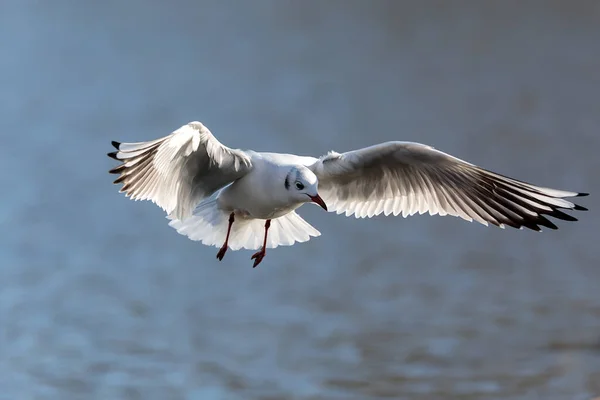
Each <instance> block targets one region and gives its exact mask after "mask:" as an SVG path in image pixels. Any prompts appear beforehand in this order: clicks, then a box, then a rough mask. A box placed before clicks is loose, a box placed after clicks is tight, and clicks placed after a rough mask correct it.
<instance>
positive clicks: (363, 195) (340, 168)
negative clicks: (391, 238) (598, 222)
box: [309, 142, 585, 231]
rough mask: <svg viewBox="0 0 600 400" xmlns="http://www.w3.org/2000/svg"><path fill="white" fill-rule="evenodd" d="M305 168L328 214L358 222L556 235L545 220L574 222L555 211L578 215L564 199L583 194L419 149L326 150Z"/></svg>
mask: <svg viewBox="0 0 600 400" xmlns="http://www.w3.org/2000/svg"><path fill="white" fill-rule="evenodd" d="M309 168H310V169H311V170H312V171H313V172H314V173H315V174H316V175H317V177H318V179H319V193H320V195H321V197H322V198H323V199H324V200H325V203H326V204H327V206H328V208H329V210H330V211H336V212H337V213H338V214H341V213H344V212H345V213H346V215H352V214H354V215H355V216H356V217H360V218H364V217H372V216H374V215H379V214H381V213H382V212H383V213H385V215H389V214H391V213H393V214H394V215H398V214H400V213H402V216H404V217H406V216H407V215H413V214H415V213H417V212H418V213H419V214H423V213H425V212H429V214H431V215H435V214H439V215H453V216H458V217H461V218H463V219H465V220H468V221H472V220H476V221H478V222H480V223H482V224H484V225H487V224H488V223H492V224H494V225H497V226H500V227H504V225H508V226H512V227H515V228H521V227H526V228H530V229H533V230H538V231H539V230H540V228H539V226H538V225H541V226H546V227H548V228H552V229H556V225H554V224H553V223H552V222H550V221H549V220H548V219H547V218H545V217H544V215H550V216H553V217H555V218H559V219H563V220H567V221H576V219H575V218H574V217H572V216H570V215H568V214H565V213H564V212H562V211H560V209H574V210H585V208H583V207H581V206H578V205H576V204H574V203H572V202H570V201H568V200H564V199H563V198H564V197H573V196H582V195H585V193H576V192H568V191H563V190H555V189H549V188H543V187H538V186H534V185H531V184H528V183H525V182H521V181H518V180H515V179H512V178H508V177H506V176H503V175H500V174H496V173H494V172H491V171H487V170H485V169H483V168H480V167H477V166H476V165H473V164H470V163H468V162H466V161H463V160H460V159H458V158H456V157H453V156H451V155H449V154H446V153H443V152H441V151H438V150H435V149H434V148H432V147H430V146H426V145H423V144H419V143H411V142H388V143H382V144H378V145H375V146H371V147H367V148H364V149H360V150H355V151H350V152H347V153H343V154H339V153H335V152H330V153H329V154H327V155H325V156H322V157H321V158H319V160H318V161H317V162H315V163H314V164H312V165H310V166H309Z"/></svg>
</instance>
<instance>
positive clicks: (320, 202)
mask: <svg viewBox="0 0 600 400" xmlns="http://www.w3.org/2000/svg"><path fill="white" fill-rule="evenodd" d="M308 197H310V199H311V200H312V202H313V203H317V204H318V205H320V206H321V207H323V210H325V211H327V204H325V202H324V201H323V199H322V198H321V196H319V195H318V194H317V195H316V196H311V195H308Z"/></svg>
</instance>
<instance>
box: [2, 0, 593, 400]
mask: <svg viewBox="0 0 600 400" xmlns="http://www.w3.org/2000/svg"><path fill="white" fill-rule="evenodd" d="M0 37H1V38H2V40H1V41H0V51H1V57H0V88H1V89H2V90H1V93H0V106H1V107H0V117H1V118H0V127H1V130H0V131H1V132H2V133H1V134H2V146H0V171H1V172H0V174H1V175H0V177H1V179H2V187H3V188H4V190H3V193H2V197H1V199H2V207H0V221H1V224H2V240H1V241H0V256H1V258H0V260H1V263H2V267H1V268H0V398H1V399H61V400H67V399H92V398H93V399H377V398H395V399H404V398H410V399H590V398H592V397H594V396H599V395H600V292H599V287H600V262H599V261H600V248H599V247H598V236H597V230H598V229H597V228H598V226H599V223H600V219H599V218H598V214H597V210H598V208H599V207H597V205H598V202H597V197H596V196H597V193H599V192H600V178H599V177H598V171H599V170H600V158H599V157H598V155H597V152H598V151H597V149H598V146H599V145H600V133H599V130H600V72H599V71H600V47H599V46H598V43H599V39H600V6H599V3H598V2H593V1H590V2H584V1H577V2H566V1H564V2H559V1H545V2H541V1H540V2H537V3H536V2H528V3H527V4H525V3H519V2H510V3H509V2H497V3H496V5H492V3H490V2H486V3H485V4H484V3H482V2H469V3H468V2H452V3H450V2H426V3H424V2H414V3H413V4H412V5H410V4H409V3H408V2H396V1H375V2H367V1H333V0H329V1H316V0H315V1H283V0H281V1H279V0H277V1H276V0H273V1H258V0H256V1H252V2H249V1H248V2H241V1H237V2H234V1H227V2H217V1H212V2H196V1H183V0H182V1H177V2H173V3H167V2H159V1H141V0H137V1H134V0H131V1H127V2H117V1H109V2H91V1H88V2H67V1H58V0H57V1H52V2H50V1H46V2H42V1H17V0H12V1H10V0H9V1H4V2H2V4H1V5H0ZM195 119H198V120H201V121H203V122H205V123H206V124H207V125H208V126H209V128H211V129H212V131H213V132H214V133H215V135H216V136H217V137H218V138H219V139H220V140H221V141H223V142H224V143H225V144H228V145H231V146H234V147H241V148H253V149H256V150H264V151H267V150H268V151H282V152H290V151H291V152H296V153H301V154H313V155H319V154H322V153H324V152H326V151H328V150H330V149H335V150H338V151H345V150H350V149H354V148H358V147H362V146H367V145H370V144H374V143H377V142H381V141H387V140H395V139H401V140H413V141H420V142H424V143H427V144H431V145H434V146H436V147H437V148H439V149H442V150H445V151H448V152H451V153H452V154H455V155H456V156H459V157H461V158H465V159H467V160H469V161H472V162H474V163H477V164H481V165H484V166H486V167H488V168H491V169H493V170H496V171H498V172H502V173H505V174H509V175H513V176H516V177H518V178H521V179H525V180H529V181H533V182H535V183H538V184H541V185H547V186H553V187H558V188H564V189H570V190H581V191H589V192H591V193H592V196H590V197H588V198H585V199H582V201H581V203H582V205H585V206H587V207H589V208H590V209H591V211H590V212H588V213H585V214H584V213H580V214H578V216H580V217H582V221H580V222H578V223H574V224H570V223H562V224H560V225H561V228H562V229H560V230H559V231H556V232H548V233H546V232H544V233H542V234H536V233H534V232H525V231H516V230H508V229H507V230H500V229H492V228H485V227H482V226H478V225H477V226H476V225H474V224H469V223H466V222H463V221H460V220H458V219H454V218H439V217H437V218H433V217H425V216H423V217H414V218H408V219H402V218H383V217H381V218H375V219H373V220H359V221H356V220H355V219H354V218H348V219H346V218H343V217H341V216H336V215H333V214H324V213H323V212H321V210H319V209H318V208H316V207H314V208H313V207H311V208H308V209H302V210H301V214H302V215H303V216H304V217H305V218H306V219H307V220H308V221H309V222H311V223H313V224H314V225H315V226H316V227H317V228H318V229H319V230H320V231H321V232H322V233H323V236H321V237H319V238H317V239H313V240H312V241H310V242H308V243H306V244H302V245H298V246H294V247H292V248H285V247H282V248H278V249H276V250H274V251H271V252H270V253H269V254H268V256H267V257H266V258H265V260H264V261H263V263H262V264H261V266H260V267H259V268H257V269H256V270H253V269H252V268H251V260H250V259H249V257H250V255H251V254H252V252H248V251H241V252H235V253H228V254H227V257H226V258H225V260H224V261H223V262H221V263H218V262H217V261H216V260H215V254H216V249H214V248H206V247H203V246H201V245H199V244H198V243H195V242H191V241H188V240H187V239H186V238H185V237H183V236H179V235H177V234H176V232H175V231H174V230H173V229H171V228H170V227H168V226H167V221H166V220H165V219H164V215H163V213H162V212H161V210H159V209H158V208H156V207H155V206H153V205H152V204H149V203H134V202H131V201H128V200H125V198H124V197H123V196H122V195H119V194H118V193H117V188H116V187H114V186H113V185H112V184H111V181H112V179H111V176H109V175H108V174H107V173H106V171H107V170H108V169H109V168H111V166H113V165H114V163H113V162H111V160H110V159H108V158H107V157H106V156H105V153H106V152H107V151H110V140H114V139H116V140H123V141H138V140H147V139H151V138H155V137H160V136H163V135H165V134H166V133H168V132H170V131H171V130H173V129H175V128H177V127H178V126H180V125H182V124H183V123H185V122H187V121H190V120H195Z"/></svg>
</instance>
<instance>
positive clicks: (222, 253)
mask: <svg viewBox="0 0 600 400" xmlns="http://www.w3.org/2000/svg"><path fill="white" fill-rule="evenodd" d="M234 220H235V214H234V213H233V212H232V213H231V214H229V226H228V227H227V236H225V243H223V246H221V249H220V250H219V252H218V253H217V258H218V259H219V261H221V260H223V257H225V252H226V251H227V243H228V242H229V234H230V233H231V225H233V221H234Z"/></svg>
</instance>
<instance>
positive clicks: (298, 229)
mask: <svg viewBox="0 0 600 400" xmlns="http://www.w3.org/2000/svg"><path fill="white" fill-rule="evenodd" d="M167 218H168V217H167ZM228 225H229V213H228V212H226V211H223V210H221V209H219V208H218V207H217V201H216V196H213V197H211V198H210V199H207V200H205V201H203V202H202V203H200V204H199V205H198V207H196V209H195V210H194V213H193V215H192V216H190V217H188V218H186V219H185V220H183V221H180V220H177V219H173V220H171V222H169V226H171V227H173V228H175V229H176V230H177V232H178V233H180V234H182V235H185V236H187V237H188V238H189V239H191V240H197V241H201V242H202V243H203V244H205V245H207V246H215V247H221V246H222V245H223V243H224V242H225V237H226V236H227V227H228ZM264 234H265V220H263V219H249V218H243V217H242V216H236V217H235V222H234V223H233V226H232V228H231V233H230V235H229V248H230V249H231V250H239V249H242V248H244V249H248V250H257V249H260V248H261V247H262V243H263V237H264ZM320 235H321V233H320V232H319V231H318V230H316V229H315V228H313V227H312V226H311V225H310V224H309V223H308V222H306V221H305V220H303V219H302V218H301V217H300V216H299V215H298V214H296V212H295V211H292V212H291V213H289V214H286V215H284V216H283V217H279V218H276V219H273V220H271V227H270V228H269V234H268V235H267V248H269V249H272V248H275V247H277V246H290V245H292V244H294V243H296V242H298V243H302V242H306V241H308V240H310V238H311V237H317V236H320Z"/></svg>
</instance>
